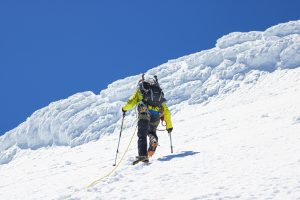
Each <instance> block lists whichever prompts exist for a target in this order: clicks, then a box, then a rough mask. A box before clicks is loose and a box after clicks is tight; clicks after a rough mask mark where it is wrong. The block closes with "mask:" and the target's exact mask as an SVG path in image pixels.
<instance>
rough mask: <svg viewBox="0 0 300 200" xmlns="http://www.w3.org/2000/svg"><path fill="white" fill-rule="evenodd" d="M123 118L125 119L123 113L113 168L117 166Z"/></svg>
mask: <svg viewBox="0 0 300 200" xmlns="http://www.w3.org/2000/svg"><path fill="white" fill-rule="evenodd" d="M124 118H125V112H123V118H122V124H121V130H120V135H119V142H118V147H117V152H116V158H115V164H113V166H116V164H117V157H118V153H119V146H120V140H121V135H122V131H123V123H124Z"/></svg>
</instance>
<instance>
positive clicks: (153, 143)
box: [148, 135, 158, 157]
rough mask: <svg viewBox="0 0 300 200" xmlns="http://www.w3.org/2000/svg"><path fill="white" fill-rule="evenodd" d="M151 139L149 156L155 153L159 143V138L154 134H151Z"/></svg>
mask: <svg viewBox="0 0 300 200" xmlns="http://www.w3.org/2000/svg"><path fill="white" fill-rule="evenodd" d="M149 140H150V141H149V148H148V157H151V156H153V154H154V153H155V150H156V147H157V146H158V143H157V138H156V137H155V136H153V135H149Z"/></svg>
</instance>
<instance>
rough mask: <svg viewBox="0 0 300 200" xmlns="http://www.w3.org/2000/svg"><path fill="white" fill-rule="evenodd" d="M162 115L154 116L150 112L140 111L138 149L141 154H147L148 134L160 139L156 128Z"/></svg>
mask: <svg viewBox="0 0 300 200" xmlns="http://www.w3.org/2000/svg"><path fill="white" fill-rule="evenodd" d="M159 121H160V117H159V116H153V115H151V114H149V113H139V120H138V133H137V135H138V137H139V139H138V150H139V156H147V136H149V138H151V137H154V138H155V139H156V141H158V137H157V135H156V129H157V126H158V124H159Z"/></svg>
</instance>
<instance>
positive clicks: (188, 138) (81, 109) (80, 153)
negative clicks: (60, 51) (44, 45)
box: [0, 21, 300, 199]
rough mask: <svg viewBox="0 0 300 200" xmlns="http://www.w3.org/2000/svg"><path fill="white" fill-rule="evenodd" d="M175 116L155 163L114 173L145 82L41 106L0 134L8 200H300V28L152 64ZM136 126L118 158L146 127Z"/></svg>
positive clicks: (232, 38) (235, 36)
mask: <svg viewBox="0 0 300 200" xmlns="http://www.w3.org/2000/svg"><path fill="white" fill-rule="evenodd" d="M147 74H156V75H157V76H158V77H159V79H160V83H161V85H162V87H163V88H164V91H165V93H166V97H167V98H168V105H169V106H170V108H171V111H172V114H173V123H174V134H173V143H174V144H173V145H174V150H175V152H174V154H171V153H170V147H169V137H168V135H167V134H166V133H165V132H161V133H159V142H160V146H159V148H158V151H157V153H156V154H155V156H154V158H153V159H152V161H151V162H152V164H151V165H150V166H143V165H137V166H131V165H130V163H131V159H132V158H133V157H134V156H135V155H136V137H135V138H134V142H133V144H132V145H131V146H130V148H129V151H128V152H127V154H126V155H125V157H124V160H123V162H122V163H121V165H120V166H119V168H118V169H117V170H116V172H114V173H112V174H111V175H110V176H109V177H107V178H105V179H104V180H102V181H100V182H99V183H98V184H96V185H95V186H93V187H90V188H86V187H87V186H88V185H89V184H90V183H92V182H93V181H95V180H97V179H99V178H100V177H102V176H105V175H106V174H107V173H109V172H110V171H111V169H112V168H113V167H112V164H113V162H114V156H115V151H116V145H117V140H118V132H119V126H120V117H121V113H120V107H121V106H122V105H123V104H124V102H125V101H126V99H127V98H128V97H129V96H130V95H131V93H132V92H133V91H134V89H135V87H136V84H137V81H138V79H139V78H140V75H138V76H133V77H128V78H126V79H124V80H119V81H116V82H114V83H112V84H111V85H109V86H108V88H107V89H106V90H103V91H101V92H100V94H99V95H95V94H93V93H92V92H84V93H79V94H75V95H73V96H71V97H69V98H68V99H65V100H61V101H58V102H54V103H51V104H50V105H49V106H47V107H45V108H43V109H41V110H38V111H37V112H35V113H34V114H33V115H32V116H31V117H29V118H28V119H27V120H26V121H25V122H24V123H22V124H21V125H20V126H18V127H17V128H15V129H13V130H11V131H9V132H7V133H6V134H5V135H4V136H2V137H0V199H300V170H299V169H300V156H299V155H300V145H299V142H300V135H299V133H300V104H299V103H298V102H299V100H300V21H293V22H289V23H285V24H279V25H277V26H274V27H271V28H269V29H267V30H266V31H264V32H249V33H231V34H229V35H226V36H224V37H222V38H220V39H219V40H218V41H217V44H216V47H215V48H213V49H210V50H206V51H201V52H199V53H195V54H192V55H188V56H184V57H182V58H179V59H176V60H171V61H169V62H168V63H166V64H163V65H161V66H158V67H156V68H153V69H151V70H149V71H148V72H147ZM135 118H136V117H135V113H134V111H132V112H131V113H130V115H129V116H127V117H126V119H125V130H124V133H123V136H122V139H121V147H120V154H119V158H121V156H122V155H123V153H124V152H125V149H126V147H127V145H128V144H129V141H130V138H131V136H132V134H133V132H134V128H135Z"/></svg>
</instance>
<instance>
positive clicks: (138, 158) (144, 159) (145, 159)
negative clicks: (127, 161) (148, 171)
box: [132, 156, 149, 165]
mask: <svg viewBox="0 0 300 200" xmlns="http://www.w3.org/2000/svg"><path fill="white" fill-rule="evenodd" d="M139 162H144V163H149V159H148V156H136V160H135V161H133V162H132V164H133V165H136V164H138V163H139Z"/></svg>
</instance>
